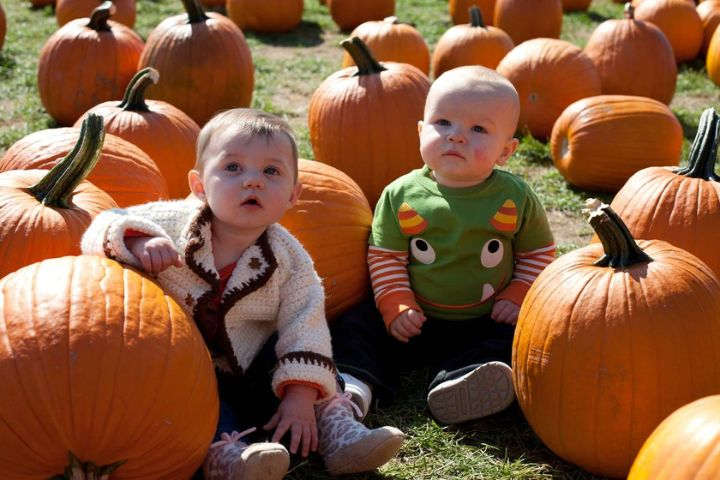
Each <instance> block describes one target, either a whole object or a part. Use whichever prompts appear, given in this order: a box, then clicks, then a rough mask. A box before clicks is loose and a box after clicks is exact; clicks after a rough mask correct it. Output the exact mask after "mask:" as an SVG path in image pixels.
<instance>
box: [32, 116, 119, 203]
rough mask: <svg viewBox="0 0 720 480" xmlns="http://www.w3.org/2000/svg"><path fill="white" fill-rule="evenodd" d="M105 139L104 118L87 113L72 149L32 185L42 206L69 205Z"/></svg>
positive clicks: (33, 192) (93, 163) (95, 161)
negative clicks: (69, 200) (71, 197)
mask: <svg viewBox="0 0 720 480" xmlns="http://www.w3.org/2000/svg"><path fill="white" fill-rule="evenodd" d="M104 139H105V129H104V127H103V118H102V117H101V116H100V115H96V114H94V113H90V114H88V116H87V117H86V118H85V120H83V123H82V126H81V127H80V138H78V141H77V143H76V144H75V146H74V147H73V149H72V150H71V151H70V153H68V154H67V155H66V156H65V158H63V159H62V160H60V162H58V163H57V165H55V166H54V167H53V168H52V170H50V171H49V172H48V173H47V174H46V175H45V176H44V177H43V178H42V179H41V180H40V181H39V182H38V183H36V184H35V185H33V186H32V187H30V188H29V190H30V193H32V195H33V196H34V197H35V198H37V199H38V201H39V202H40V203H42V204H43V205H47V206H49V207H57V208H69V203H68V199H69V198H70V196H71V195H72V194H73V191H74V190H75V187H77V186H78V185H79V184H80V182H82V181H83V180H85V177H87V176H88V174H89V173H90V171H91V170H92V169H93V167H95V164H96V163H97V161H98V159H99V158H100V152H101V150H102V146H103V141H104Z"/></svg>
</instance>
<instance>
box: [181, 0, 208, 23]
mask: <svg viewBox="0 0 720 480" xmlns="http://www.w3.org/2000/svg"><path fill="white" fill-rule="evenodd" d="M182 3H183V7H185V11H186V12H187V14H188V23H200V22H204V21H205V20H207V19H208V16H207V15H205V10H203V8H202V6H201V5H200V2H199V1H198V0H182Z"/></svg>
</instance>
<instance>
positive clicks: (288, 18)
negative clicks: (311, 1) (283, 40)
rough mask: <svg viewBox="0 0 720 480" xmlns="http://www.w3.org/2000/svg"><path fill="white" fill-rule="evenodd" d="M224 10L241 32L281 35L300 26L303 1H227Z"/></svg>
mask: <svg viewBox="0 0 720 480" xmlns="http://www.w3.org/2000/svg"><path fill="white" fill-rule="evenodd" d="M226 8H227V15H228V17H230V19H231V20H232V21H233V22H235V24H236V25H237V26H238V27H240V29H241V30H243V31H248V30H252V31H254V32H261V33H281V32H289V31H290V30H292V29H294V28H295V27H297V26H298V25H300V21H301V20H302V13H303V0H227V3H226Z"/></svg>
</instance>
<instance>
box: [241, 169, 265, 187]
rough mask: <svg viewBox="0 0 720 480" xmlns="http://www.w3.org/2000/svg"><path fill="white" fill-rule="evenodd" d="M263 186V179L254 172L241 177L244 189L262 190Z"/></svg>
mask: <svg viewBox="0 0 720 480" xmlns="http://www.w3.org/2000/svg"><path fill="white" fill-rule="evenodd" d="M263 185H264V183H263V178H262V175H260V174H257V173H254V172H247V173H246V174H245V175H244V176H243V186H244V187H245V188H262V187H263Z"/></svg>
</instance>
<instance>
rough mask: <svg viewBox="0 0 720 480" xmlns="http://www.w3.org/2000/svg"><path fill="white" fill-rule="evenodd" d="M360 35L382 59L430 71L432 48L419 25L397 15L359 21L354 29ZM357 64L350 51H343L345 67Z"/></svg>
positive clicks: (352, 35) (353, 33) (426, 72)
mask: <svg viewBox="0 0 720 480" xmlns="http://www.w3.org/2000/svg"><path fill="white" fill-rule="evenodd" d="M350 36H351V37H358V38H359V39H361V40H362V41H363V42H365V45H367V46H368V48H369V49H370V50H371V51H372V52H373V55H374V56H375V59H377V60H378V61H381V62H401V63H409V64H410V65H414V66H416V67H417V68H419V69H420V70H422V71H423V73H424V74H425V75H428V74H429V73H430V50H429V49H428V46H427V43H425V39H424V38H423V37H422V35H421V34H420V32H418V31H417V30H416V29H415V27H413V26H412V25H409V24H407V23H402V22H400V21H398V19H397V17H386V18H384V19H382V20H380V21H375V20H371V21H369V22H365V23H362V24H360V25H358V26H357V27H356V28H355V30H353V31H352V32H351V33H350ZM353 65H355V62H354V61H353V59H352V57H351V56H350V54H349V53H347V52H344V53H343V60H342V67H343V68H346V67H351V66H353Z"/></svg>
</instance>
